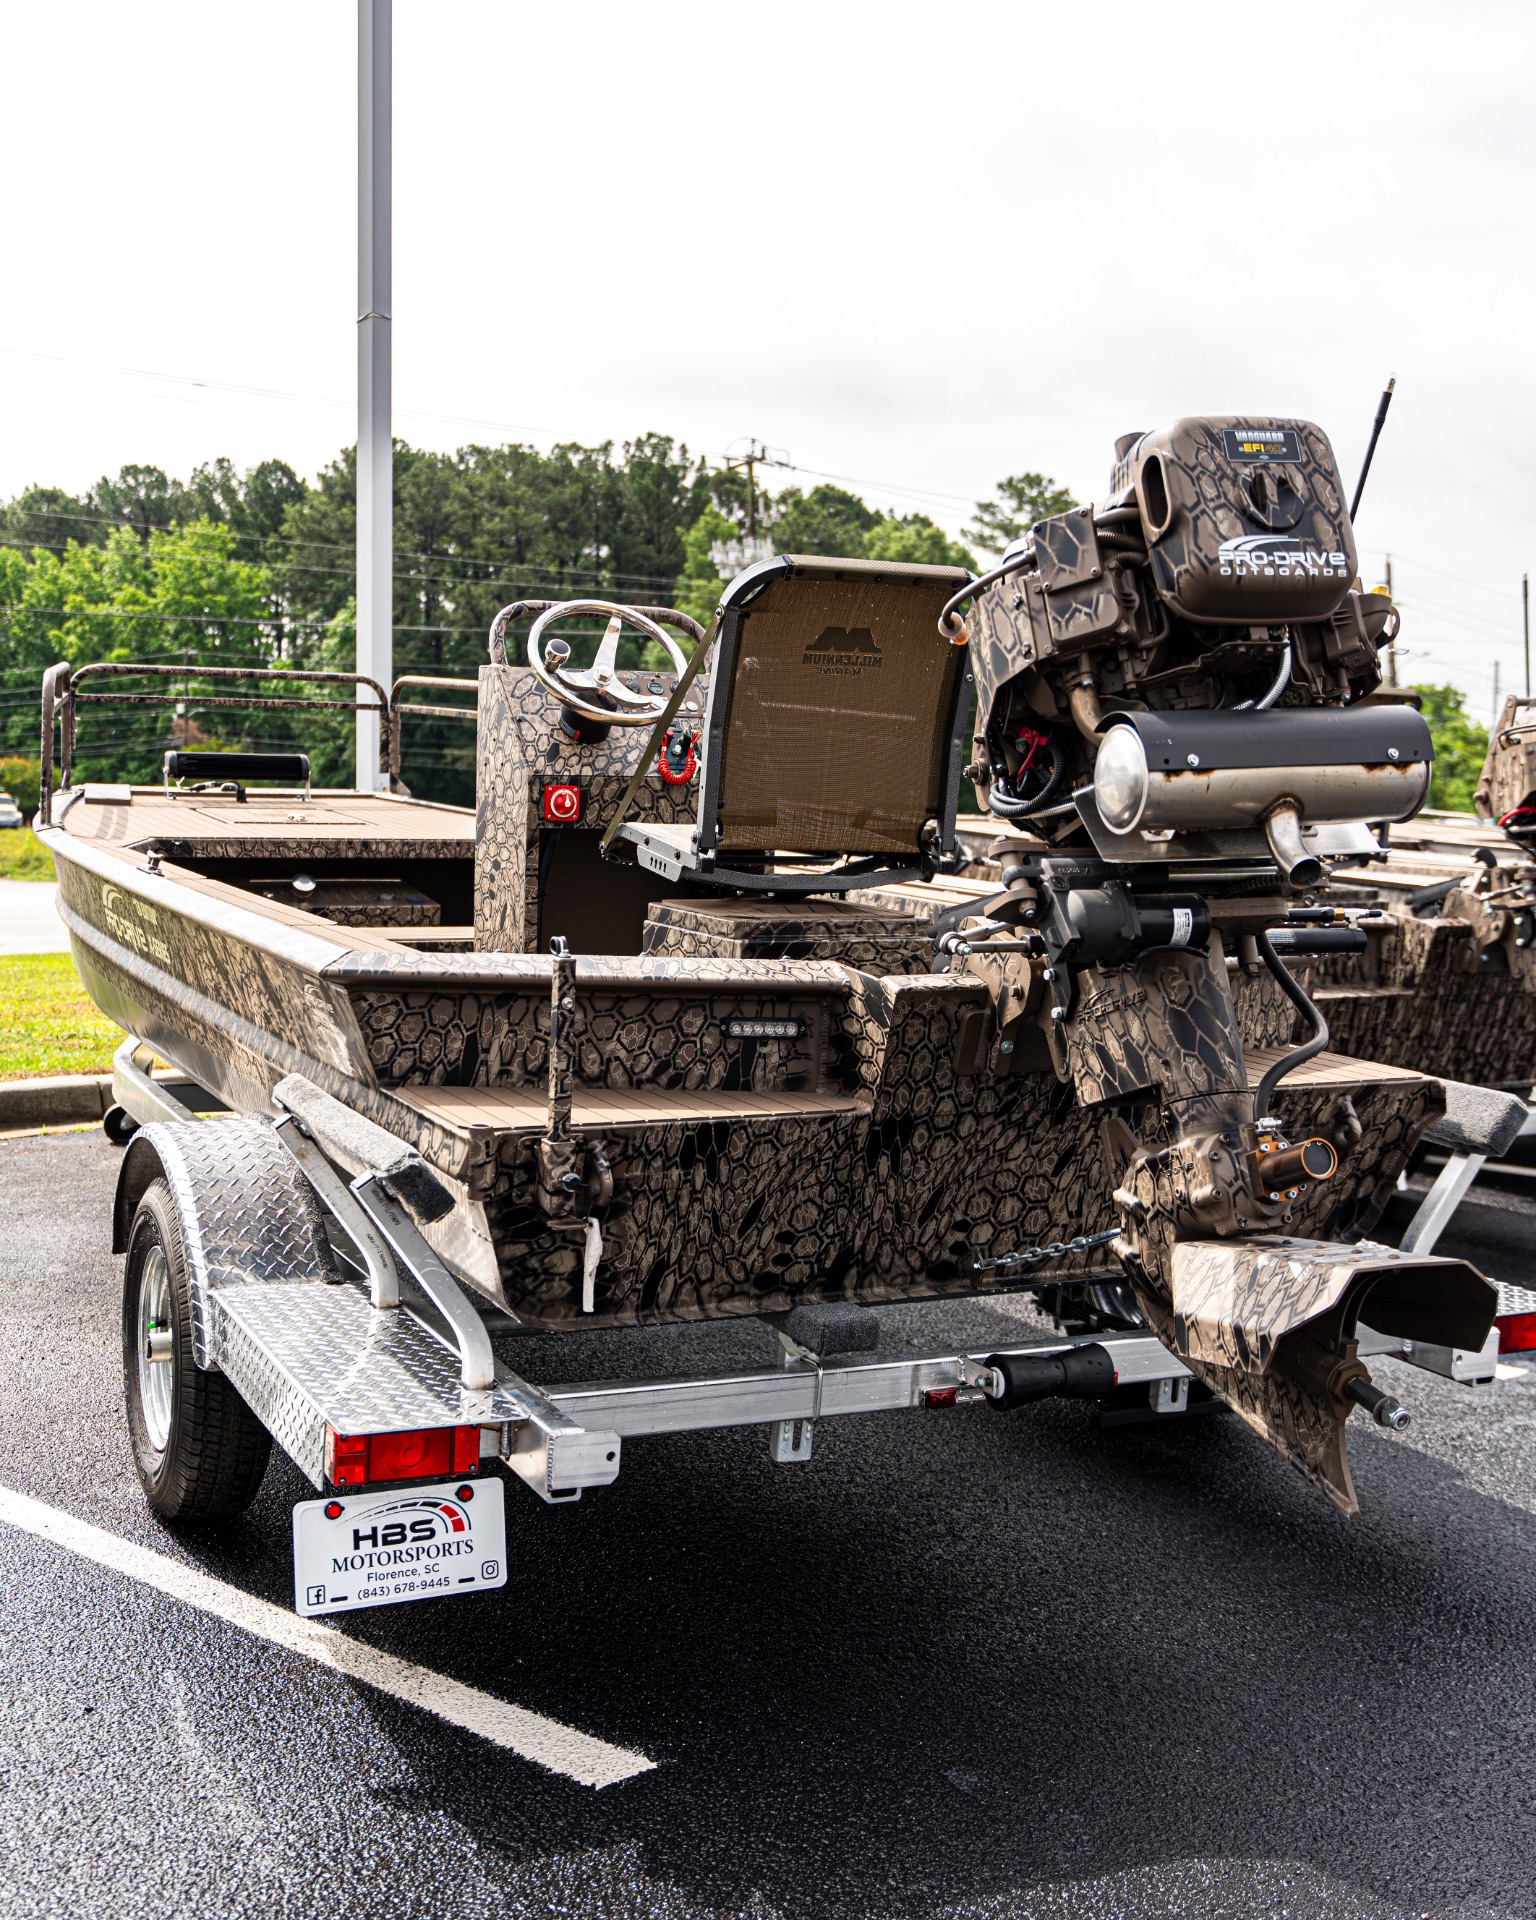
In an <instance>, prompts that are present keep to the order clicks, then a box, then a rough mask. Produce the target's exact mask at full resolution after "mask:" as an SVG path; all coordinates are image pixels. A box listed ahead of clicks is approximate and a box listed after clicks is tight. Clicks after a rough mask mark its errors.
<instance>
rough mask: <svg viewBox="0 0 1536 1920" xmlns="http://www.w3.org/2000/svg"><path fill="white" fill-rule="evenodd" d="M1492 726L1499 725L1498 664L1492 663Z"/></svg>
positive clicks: (1496, 662)
mask: <svg viewBox="0 0 1536 1920" xmlns="http://www.w3.org/2000/svg"><path fill="white" fill-rule="evenodd" d="M1493 724H1494V725H1495V726H1497V725H1498V724H1499V663H1498V661H1497V660H1495V661H1494V663H1493Z"/></svg>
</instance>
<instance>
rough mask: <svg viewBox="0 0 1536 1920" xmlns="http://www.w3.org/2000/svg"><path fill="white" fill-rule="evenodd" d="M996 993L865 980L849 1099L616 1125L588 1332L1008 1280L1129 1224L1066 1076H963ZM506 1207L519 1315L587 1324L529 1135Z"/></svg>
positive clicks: (1075, 1273)
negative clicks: (1016, 1270)
mask: <svg viewBox="0 0 1536 1920" xmlns="http://www.w3.org/2000/svg"><path fill="white" fill-rule="evenodd" d="M982 999H983V995H982V990H981V989H980V987H979V986H978V985H977V984H976V983H973V982H970V981H964V980H950V979H947V978H938V977H927V978H921V979H919V978H912V979H890V980H876V979H873V978H871V977H869V976H867V975H866V976H860V975H857V974H850V975H849V984H848V993H847V997H846V999H845V1000H844V1002H843V1003H842V1005H841V1007H840V1008H839V1010H838V1013H837V1018H836V1024H835V1028H834V1030H833V1031H832V1033H831V1035H830V1043H831V1048H832V1058H833V1062H834V1071H835V1075H836V1078H837V1081H838V1082H839V1083H840V1085H841V1087H842V1089H843V1090H844V1091H845V1092H847V1093H848V1094H849V1095H850V1098H849V1101H848V1105H847V1107H846V1109H845V1110H844V1111H841V1112H834V1113H795V1112H786V1113H783V1114H775V1115H762V1116H754V1117H752V1118H750V1119H749V1118H741V1119H720V1120H708V1121H700V1122H698V1123H696V1124H679V1123H673V1124H670V1125H659V1124H647V1123H645V1122H644V1121H643V1120H641V1121H638V1122H637V1123H636V1124H634V1125H624V1126H622V1127H614V1126H607V1127H604V1128H603V1129H602V1130H601V1137H602V1140H603V1143H604V1145H605V1147H606V1149H607V1152H608V1155H609V1158H610V1159H611V1161H612V1163H613V1170H614V1186H615V1190H614V1198H613V1204H612V1207H611V1208H610V1210H609V1213H608V1215H607V1217H606V1218H605V1219H604V1221H603V1236H604V1257H603V1261H602V1264H601V1265H600V1266H599V1268H598V1274H597V1287H596V1308H597V1312H596V1315H595V1317H586V1316H583V1324H586V1325H593V1324H596V1325H599V1326H601V1325H625V1324H636V1323H649V1322H658V1321H668V1320H680V1319H681V1320H693V1319H703V1318H709V1317H715V1316H721V1315H730V1314H751V1313H761V1312H765V1311H769V1310H778V1309H781V1308H784V1307H788V1306H793V1305H795V1304H797V1303H799V1302H801V1301H808V1300H824V1299H856V1300H861V1301H864V1302H878V1301H882V1300H900V1299H914V1298H933V1297H938V1296H942V1295H944V1294H947V1293H977V1292H982V1291H985V1290H987V1289H988V1288H989V1287H994V1286H1006V1284H1007V1281H1006V1278H1005V1277H1004V1276H1002V1275H992V1276H989V1275H982V1274H978V1273H977V1272H976V1271H975V1268H974V1262H975V1261H976V1260H977V1259H979V1258H984V1257H987V1256H988V1255H993V1254H998V1253H1004V1252H1008V1251H1011V1250H1014V1249H1016V1248H1021V1247H1025V1246H1030V1245H1034V1244H1036V1243H1038V1242H1039V1241H1041V1240H1049V1239H1055V1238H1058V1237H1070V1236H1071V1235H1072V1234H1074V1233H1077V1232H1082V1231H1088V1230H1091V1229H1092V1228H1096V1227H1103V1226H1105V1225H1108V1224H1111V1222H1110V1220H1109V1218H1108V1209H1107V1207H1106V1205H1105V1202H1104V1200H1103V1198H1102V1197H1101V1195H1102V1171H1101V1166H1100V1160H1099V1155H1098V1153H1097V1151H1096V1134H1097V1125H1096V1121H1095V1119H1094V1118H1093V1117H1092V1116H1090V1115H1088V1114H1087V1113H1085V1112H1084V1111H1083V1109H1081V1108H1080V1107H1078V1106H1076V1105H1075V1103H1074V1102H1073V1101H1072V1099H1071V1096H1070V1093H1069V1091H1068V1090H1067V1089H1066V1088H1064V1087H1063V1086H1061V1085H1060V1084H1059V1083H1058V1082H1057V1081H1056V1080H1055V1078H1054V1076H1052V1075H1048V1074H1019V1075H1012V1076H1006V1077H1002V1078H994V1077H992V1076H986V1075H972V1076H960V1075H957V1074H956V1073H955V1070H954V1056H955V1047H956V1038H957V1032H956V1029H957V1021H958V1018H959V1015H960V1013H961V1012H962V1011H963V1009H964V1008H966V1007H967V1006H970V1005H975V1004H979V1003H981V1001H982ZM595 1131H596V1130H594V1132H595ZM787 1194H793V1196H794V1198H793V1202H792V1204H790V1205H788V1206H786V1205H785V1196H786V1195H787ZM488 1211H489V1215H490V1220H491V1226H492V1234H493V1238H494V1240H495V1242H496V1245H497V1248H498V1253H499V1255H500V1257H501V1268H502V1278H503V1286H504V1288H505V1290H506V1293H507V1296H508V1299H509V1301H510V1302H511V1304H512V1306H513V1310H514V1311H515V1312H517V1313H518V1314H519V1315H520V1316H523V1317H527V1318H529V1319H532V1320H536V1321H539V1322H541V1323H543V1324H546V1325H560V1324H565V1323H569V1322H572V1321H574V1320H575V1318H576V1317H577V1313H578V1308H579V1264H578V1260H577V1256H576V1254H575V1251H574V1250H573V1248H572V1247H571V1244H570V1242H569V1241H567V1240H564V1239H562V1238H561V1237H560V1236H559V1235H558V1234H556V1233H552V1232H551V1231H550V1230H549V1228H548V1223H547V1222H546V1221H545V1220H544V1218H543V1217H542V1215H541V1214H540V1212H539V1209H538V1207H537V1202H536V1194H535V1190H534V1184H533V1164H532V1161H531V1158H530V1157H529V1154H528V1149H527V1145H526V1143H525V1141H523V1140H521V1139H519V1138H516V1137H514V1136H508V1137H506V1138H504V1140H503V1142H502V1148H501V1154H500V1160H499V1168H498V1178H497V1182H496V1187H495V1190H494V1192H493V1193H492V1195H491V1197H490V1201H489V1208H488ZM1103 1268H1104V1262H1103V1259H1102V1257H1099V1258H1098V1259H1097V1260H1096V1259H1095V1257H1094V1256H1092V1255H1086V1256H1077V1257H1076V1258H1068V1259H1066V1260H1064V1261H1063V1262H1062V1263H1061V1265H1060V1268H1059V1269H1053V1271H1059V1272H1060V1274H1061V1275H1062V1276H1063V1277H1066V1278H1076V1277H1082V1275H1083V1274H1085V1273H1087V1272H1091V1271H1102V1270H1103ZM1031 1277H1032V1278H1039V1277H1040V1276H1039V1274H1038V1273H1035V1274H1033V1275H1032V1276H1031Z"/></svg>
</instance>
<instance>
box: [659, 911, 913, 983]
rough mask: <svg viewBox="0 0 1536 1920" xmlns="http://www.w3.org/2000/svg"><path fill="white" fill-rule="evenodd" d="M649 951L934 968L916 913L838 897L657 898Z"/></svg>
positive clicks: (879, 968)
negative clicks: (791, 900)
mask: <svg viewBox="0 0 1536 1920" xmlns="http://www.w3.org/2000/svg"><path fill="white" fill-rule="evenodd" d="M644 950H645V952H646V953H655V954H663V953H665V954H672V955H674V956H676V957H678V958H680V959H693V958H709V959H720V960H834V961H839V962H841V964H842V965H844V966H848V967H857V968H859V970H860V971H861V972H864V973H879V974H887V973H928V972H929V971H931V969H932V966H933V937H932V935H931V934H930V933H929V931H928V929H927V927H926V926H924V925H923V924H922V923H921V922H920V921H918V920H917V919H915V918H914V917H913V915H911V914H907V913H896V912H893V911H889V910H886V911H881V910H880V909H878V908H872V907H863V908H855V907H846V906H844V905H843V904H842V903H841V902H839V901H828V902H820V901H819V902H815V903H807V904H806V905H805V906H804V907H800V908H797V909H794V910H791V911H789V912H779V911H777V910H776V909H770V910H769V911H767V912H765V911H764V909H763V907H762V906H761V905H760V904H758V903H756V902H752V901H748V902H746V903H742V902H740V901H735V900H722V901H720V902H718V903H716V902H713V901H709V902H701V901H697V900H688V901H681V900H659V901H657V903H656V904H655V906H654V907H652V909H651V915H650V918H649V919H648V920H647V921H646V923H645V949H644Z"/></svg>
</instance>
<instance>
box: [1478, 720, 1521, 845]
mask: <svg viewBox="0 0 1536 1920" xmlns="http://www.w3.org/2000/svg"><path fill="white" fill-rule="evenodd" d="M1530 704H1531V703H1530V702H1529V701H1526V700H1522V699H1520V698H1519V697H1518V696H1517V695H1515V694H1510V695H1509V696H1508V697H1507V698H1506V699H1505V702H1504V710H1503V712H1502V713H1501V714H1500V715H1499V724H1498V725H1497V726H1496V727H1495V728H1494V730H1493V738H1492V739H1491V740H1490V741H1489V743H1488V757H1487V758H1486V760H1484V762H1483V771H1482V774H1481V777H1480V778H1479V780H1478V783H1477V811H1478V812H1479V813H1480V814H1481V815H1482V816H1483V818H1484V819H1487V820H1502V819H1503V818H1504V816H1505V814H1507V813H1513V812H1514V810H1515V809H1516V808H1517V807H1523V806H1525V805H1526V804H1527V803H1528V802H1529V801H1530V798H1531V796H1532V794H1533V793H1536V717H1533V715H1532V714H1531V713H1530V712H1529V711H1528V709H1529V707H1530Z"/></svg>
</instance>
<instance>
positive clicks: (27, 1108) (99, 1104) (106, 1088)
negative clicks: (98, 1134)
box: [0, 1067, 186, 1133]
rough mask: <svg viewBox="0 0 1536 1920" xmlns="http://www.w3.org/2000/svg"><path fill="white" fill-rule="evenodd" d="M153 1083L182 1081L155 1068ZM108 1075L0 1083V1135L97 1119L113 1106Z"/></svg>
mask: <svg viewBox="0 0 1536 1920" xmlns="http://www.w3.org/2000/svg"><path fill="white" fill-rule="evenodd" d="M153 1078H154V1079H156V1080H184V1079H185V1078H186V1075H185V1074H182V1073H178V1072H177V1070H176V1069H175V1068H174V1067H156V1068H155V1069H154V1073H153ZM115 1104H116V1103H115V1101H114V1099H113V1096H112V1076H111V1074H110V1073H62V1074H55V1075H53V1076H52V1077H50V1078H47V1079H38V1080H0V1133H13V1132H16V1131H17V1130H19V1129H20V1128H23V1127H72V1126H79V1125H81V1124H82V1123H84V1122H88V1121H91V1120H99V1119H100V1118H101V1117H102V1115H103V1114H104V1113H105V1112H106V1110H107V1108H108V1107H110V1106H113V1105H115Z"/></svg>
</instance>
